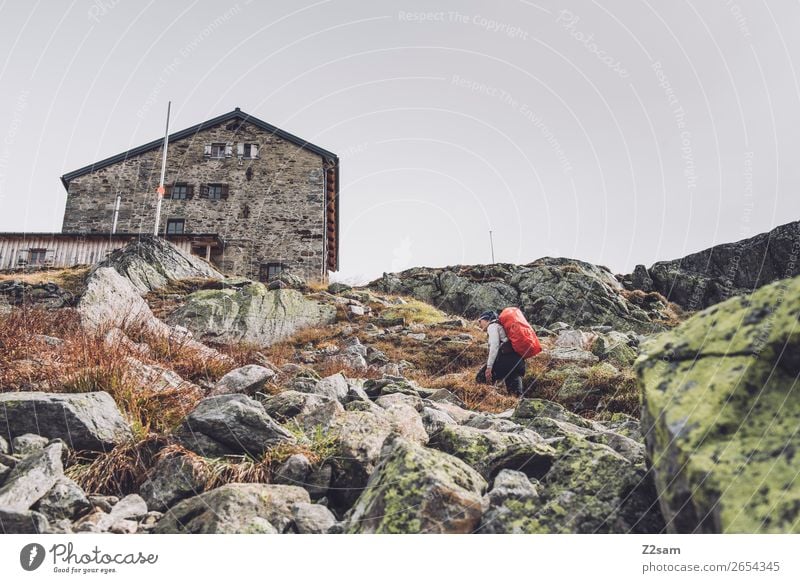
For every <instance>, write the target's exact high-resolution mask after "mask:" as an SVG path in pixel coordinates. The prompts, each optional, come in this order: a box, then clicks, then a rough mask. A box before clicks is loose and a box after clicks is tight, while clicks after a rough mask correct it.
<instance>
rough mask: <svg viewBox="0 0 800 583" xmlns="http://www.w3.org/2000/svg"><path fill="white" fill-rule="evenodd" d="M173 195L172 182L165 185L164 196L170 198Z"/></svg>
mask: <svg viewBox="0 0 800 583" xmlns="http://www.w3.org/2000/svg"><path fill="white" fill-rule="evenodd" d="M171 196H172V185H171V184H165V185H164V197H165V198H169V197H171Z"/></svg>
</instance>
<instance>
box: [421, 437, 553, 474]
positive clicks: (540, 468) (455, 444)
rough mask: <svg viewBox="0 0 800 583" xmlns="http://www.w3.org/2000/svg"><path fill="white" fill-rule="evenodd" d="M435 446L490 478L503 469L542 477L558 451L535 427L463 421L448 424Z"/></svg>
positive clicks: (436, 438)
mask: <svg viewBox="0 0 800 583" xmlns="http://www.w3.org/2000/svg"><path fill="white" fill-rule="evenodd" d="M431 446H432V447H435V448H437V449H440V450H442V451H444V452H445V453H449V454H450V455H454V456H455V457H457V458H458V459H460V460H462V461H464V462H465V463H467V464H468V465H470V466H471V467H473V468H475V469H476V470H478V471H479V472H480V473H481V475H482V476H483V477H484V478H486V479H492V478H493V477H494V476H495V475H496V474H497V473H498V472H499V471H500V470H503V469H511V470H519V471H522V472H524V473H525V474H526V475H528V476H531V477H535V478H540V477H542V476H544V475H545V474H546V473H547V470H549V469H550V466H552V465H553V461H554V460H555V456H556V451H555V450H554V449H553V448H552V447H550V446H549V445H547V444H546V443H545V441H544V439H542V438H541V437H539V435H537V434H536V433H534V432H533V431H525V430H522V431H518V432H515V433H507V432H500V431H492V430H490V429H477V428H475V427H467V426H463V425H446V426H444V427H443V428H442V430H441V431H439V433H437V434H436V436H435V437H434V438H433V441H432V443H431Z"/></svg>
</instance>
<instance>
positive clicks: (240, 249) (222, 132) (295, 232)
mask: <svg viewBox="0 0 800 583" xmlns="http://www.w3.org/2000/svg"><path fill="white" fill-rule="evenodd" d="M211 143H230V144H231V146H232V156H231V157H227V158H222V159H212V158H208V157H207V156H206V155H205V153H204V148H205V146H206V145H207V144H211ZM239 143H253V144H257V145H258V147H259V154H258V158H256V159H247V158H244V159H239V157H238V156H237V151H238V146H237V145H238V144H239ZM161 156H162V150H161V148H159V149H157V150H152V151H149V152H145V153H143V154H140V155H138V156H135V157H131V158H129V159H128V160H126V161H124V162H119V163H117V164H113V165H110V166H107V167H105V168H101V169H99V170H95V171H93V172H90V173H88V174H85V175H83V176H79V177H77V178H74V179H73V180H72V181H71V182H70V184H69V194H68V196H67V204H66V210H65V212H64V224H63V230H64V231H65V232H89V233H96V232H105V233H108V232H110V231H111V228H112V224H113V220H114V206H115V201H116V196H117V194H120V195H121V197H122V198H121V205H120V211H119V215H118V222H117V232H118V233H121V232H130V233H152V231H153V226H154V221H155V207H156V196H155V191H156V188H157V186H158V181H159V177H160V172H161ZM323 165H324V161H323V159H322V157H321V156H319V155H317V154H315V153H313V152H310V151H308V150H305V149H303V148H300V147H298V146H297V145H295V144H293V143H291V142H288V141H286V140H284V139H282V138H280V137H278V136H275V135H272V134H270V133H268V132H266V131H264V130H262V129H261V128H259V127H256V126H254V125H252V124H248V123H244V124H242V123H241V122H240V121H238V120H234V121H233V122H229V123H224V124H220V125H217V126H213V127H210V128H207V129H204V130H202V131H201V132H199V133H197V134H195V135H194V136H192V137H189V138H184V139H181V140H176V141H174V142H171V143H170V144H169V148H168V154H167V175H166V181H165V182H166V183H167V184H173V183H176V182H177V183H188V184H190V185H192V187H193V190H194V193H193V196H192V197H191V198H190V199H187V200H171V199H170V197H169V194H167V196H166V197H165V198H164V201H163V204H162V208H161V221H160V232H161V233H164V232H165V229H166V225H167V221H168V220H170V219H183V220H184V221H185V223H184V232H185V233H196V234H200V233H203V234H217V235H218V236H219V238H220V239H222V240H223V241H224V242H225V245H224V248H223V249H222V250H215V251H214V253H213V255H212V260H213V261H214V262H215V263H216V264H217V265H218V267H219V268H220V269H221V270H222V271H223V272H225V273H228V274H235V275H242V276H245V277H250V278H253V279H257V278H258V277H259V275H260V274H261V273H262V272H263V271H264V269H265V266H266V264H268V263H282V264H283V265H284V266H285V269H290V270H292V271H294V272H296V273H299V274H302V275H304V276H305V277H306V278H307V279H320V278H322V277H324V274H325V269H324V261H325V228H326V225H325V220H326V219H325V194H324V189H325V181H324V175H325V172H324V167H323ZM209 183H223V184H226V185H227V186H228V195H227V197H226V198H224V199H222V200H210V199H208V198H204V197H203V196H202V194H201V187H202V185H204V184H209Z"/></svg>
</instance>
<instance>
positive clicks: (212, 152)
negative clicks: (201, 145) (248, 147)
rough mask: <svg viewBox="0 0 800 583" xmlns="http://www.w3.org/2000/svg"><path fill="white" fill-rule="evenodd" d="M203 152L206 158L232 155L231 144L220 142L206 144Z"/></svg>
mask: <svg viewBox="0 0 800 583" xmlns="http://www.w3.org/2000/svg"><path fill="white" fill-rule="evenodd" d="M203 154H204V155H205V157H206V158H230V157H231V156H232V155H233V144H224V143H222V142H215V143H213V144H206V146H205V150H204V152H203Z"/></svg>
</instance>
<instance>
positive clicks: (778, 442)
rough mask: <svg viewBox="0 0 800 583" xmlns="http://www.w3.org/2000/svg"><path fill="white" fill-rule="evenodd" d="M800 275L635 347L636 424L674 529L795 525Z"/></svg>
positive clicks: (799, 526)
mask: <svg viewBox="0 0 800 583" xmlns="http://www.w3.org/2000/svg"><path fill="white" fill-rule="evenodd" d="M799 317H800V278H794V279H790V280H783V281H778V282H775V283H773V284H770V285H768V286H765V287H763V288H761V289H759V290H758V291H756V292H755V293H753V294H752V295H749V296H740V297H735V298H731V299H730V300H727V301H726V302H724V303H721V304H718V305H716V306H712V307H711V308H708V309H706V310H704V311H702V312H700V313H699V314H697V315H695V316H694V317H692V318H691V319H689V320H687V321H686V322H685V323H684V324H682V325H681V326H679V327H678V328H676V329H675V330H673V331H671V332H669V333H665V334H662V335H659V336H657V337H655V338H654V339H652V340H650V341H649V342H647V343H645V344H644V345H643V347H642V351H643V354H642V356H641V357H640V358H639V359H638V360H637V372H638V375H639V381H640V383H641V386H642V391H643V415H642V431H643V432H644V433H645V436H646V443H647V452H648V456H649V458H650V461H651V464H652V466H653V468H654V470H655V477H656V480H655V481H656V486H657V488H658V491H659V499H660V502H661V507H662V510H663V512H664V515H665V517H666V518H667V523H668V525H669V529H670V530H671V531H673V532H740V533H756V532H800V520H799V519H798V517H799V516H800V481H798V479H797V461H796V460H795V459H794V458H795V455H796V453H797V449H798V446H800V436H798V432H797V423H798V421H797V420H798V419H800V392H798V391H797V378H798V374H800V326H798V318H799Z"/></svg>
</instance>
